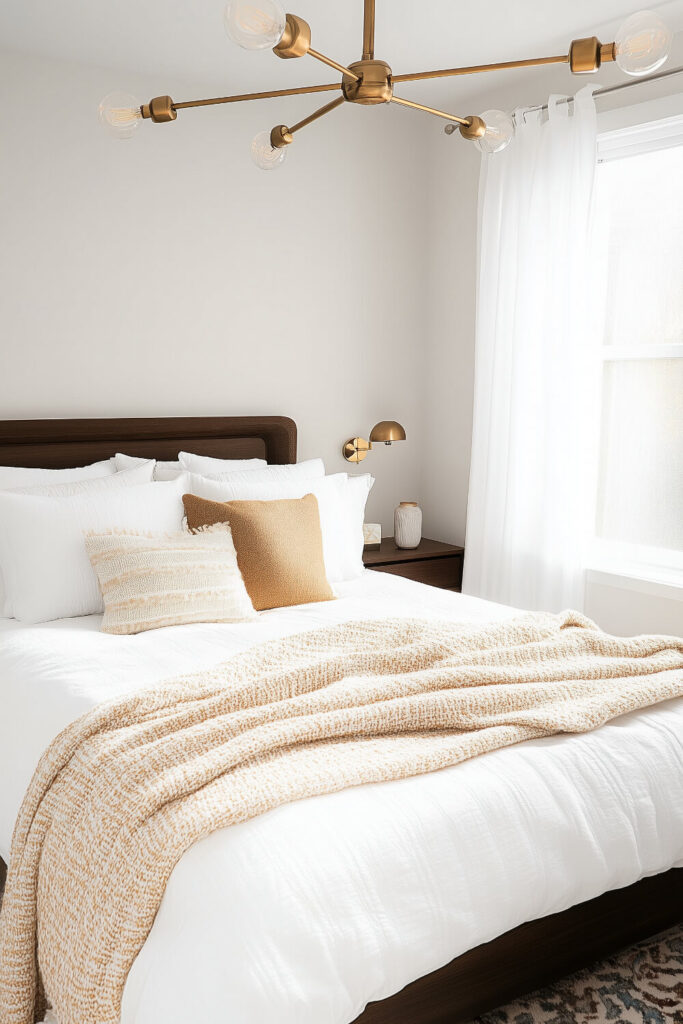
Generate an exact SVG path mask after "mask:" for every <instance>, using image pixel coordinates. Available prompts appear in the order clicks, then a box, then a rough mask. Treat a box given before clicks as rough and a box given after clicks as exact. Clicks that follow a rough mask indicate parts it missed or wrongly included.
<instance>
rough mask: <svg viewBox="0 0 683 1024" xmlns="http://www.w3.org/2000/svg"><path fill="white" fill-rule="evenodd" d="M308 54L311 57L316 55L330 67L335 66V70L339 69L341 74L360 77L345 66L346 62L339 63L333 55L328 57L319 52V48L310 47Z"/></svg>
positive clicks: (316, 57) (317, 58)
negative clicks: (333, 58)
mask: <svg viewBox="0 0 683 1024" xmlns="http://www.w3.org/2000/svg"><path fill="white" fill-rule="evenodd" d="M308 55H309V57H315V59H316V60H319V61H322V63H323V64H327V66H328V67H330V68H334V70H335V71H338V72H339V73H340V74H341V75H344V77H346V76H347V75H348V76H349V78H355V79H357V78H358V75H356V74H355V73H354V72H353V71H351V69H350V68H347V67H345V66H344V64H337V62H336V60H332V58H331V57H326V56H325V55H324V54H322V53H318V51H317V50H312V49H310V48H309V51H308Z"/></svg>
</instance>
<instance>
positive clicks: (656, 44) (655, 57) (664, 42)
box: [614, 11, 673, 77]
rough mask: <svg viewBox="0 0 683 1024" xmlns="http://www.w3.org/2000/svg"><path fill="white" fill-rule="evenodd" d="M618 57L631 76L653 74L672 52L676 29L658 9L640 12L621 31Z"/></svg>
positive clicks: (618, 33)
mask: <svg viewBox="0 0 683 1024" xmlns="http://www.w3.org/2000/svg"><path fill="white" fill-rule="evenodd" d="M614 42H615V54H614V58H615V60H616V62H617V64H618V65H619V67H620V68H621V70H622V71H625V72H626V74H627V75H634V76H636V77H637V76H639V75H649V74H651V73H652V72H653V71H656V70H657V68H660V67H661V66H662V64H663V63H664V61H665V60H666V59H667V57H668V56H669V54H670V53H671V44H672V42H673V32H672V31H671V29H670V28H669V27H668V25H666V24H665V23H664V22H663V21H662V19H661V18H660V17H659V15H657V14H655V13H654V11H639V12H638V13H637V14H632V15H631V17H630V18H627V19H626V21H625V22H624V24H623V25H622V26H621V28H620V29H619V31H618V32H617V35H616V39H615V40H614Z"/></svg>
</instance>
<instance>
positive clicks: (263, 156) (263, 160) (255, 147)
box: [251, 132, 288, 171]
mask: <svg viewBox="0 0 683 1024" xmlns="http://www.w3.org/2000/svg"><path fill="white" fill-rule="evenodd" d="M287 148H288V147H287V146H282V148H281V149H279V148H276V147H275V146H273V145H272V143H271V141H270V132H259V133H258V135H257V136H256V137H255V139H254V141H253V142H252V144H251V158H252V160H253V161H254V163H255V164H256V166H257V167H260V168H261V170H262V171H274V170H275V168H276V167H281V166H282V164H283V163H284V162H285V157H286V156H287Z"/></svg>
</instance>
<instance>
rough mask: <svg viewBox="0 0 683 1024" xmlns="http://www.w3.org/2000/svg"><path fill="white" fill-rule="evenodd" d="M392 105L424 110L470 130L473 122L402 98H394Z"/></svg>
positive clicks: (392, 98)
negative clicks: (396, 104)
mask: <svg viewBox="0 0 683 1024" xmlns="http://www.w3.org/2000/svg"><path fill="white" fill-rule="evenodd" d="M391 102H392V103H399V104H400V105H401V106H402V107H412V109H413V110H423V111H424V112H425V113H426V114H434V116H435V117H443V118H445V120H446V121H455V123H456V124H460V125H464V126H465V127H466V128H469V127H470V125H471V121H470V120H469V119H468V118H467V117H456V116H455V115H454V114H446V113H445V111H443V110H437V109H436V108H435V107H426V106H425V105H424V103H413V101H412V100H403V99H401V98H400V96H392V97H391Z"/></svg>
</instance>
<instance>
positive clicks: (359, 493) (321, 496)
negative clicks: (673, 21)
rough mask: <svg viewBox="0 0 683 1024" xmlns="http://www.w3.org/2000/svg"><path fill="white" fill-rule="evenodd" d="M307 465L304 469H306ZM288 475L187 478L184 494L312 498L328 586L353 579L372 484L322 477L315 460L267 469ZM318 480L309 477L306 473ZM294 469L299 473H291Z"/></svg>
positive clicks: (223, 498) (225, 498)
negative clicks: (187, 483) (317, 511)
mask: <svg viewBox="0 0 683 1024" xmlns="http://www.w3.org/2000/svg"><path fill="white" fill-rule="evenodd" d="M307 466H308V470H307V469H306V467H307ZM271 469H273V470H275V469H277V470H280V471H286V470H291V471H292V472H290V473H289V474H287V473H284V472H281V473H280V474H273V476H271V477H270V478H269V477H267V476H266V471H263V472H254V473H235V474H223V475H222V476H221V477H219V478H216V477H214V478H210V477H206V476H199V475H197V474H194V473H193V474H191V475H190V476H189V493H190V494H196V495H198V497H200V498H207V499H209V500H210V501H277V500H278V499H282V498H303V496H304V495H305V494H314V495H315V497H316V499H317V501H318V508H319V512H320V528H321V531H322V536H323V555H324V558H325V571H326V573H327V578H328V580H329V581H330V583H338V582H341V581H343V580H349V579H354V578H355V577H357V576H359V575H360V574H361V573H362V571H363V519H364V514H365V504H366V502H367V500H368V494H369V493H370V489H371V487H372V485H373V484H374V482H375V481H374V478H373V477H371V476H370V475H369V474H365V475H364V476H358V477H348V476H347V475H346V473H337V474H335V475H333V476H324V475H322V474H324V467H323V465H322V462H321V461H320V460H319V459H313V460H311V463H309V464H307V463H303V462H302V463H299V464H298V465H297V466H291V467H290V466H272V467H270V468H269V470H268V472H270V470H271ZM318 469H321V470H322V473H321V475H313V476H311V475H308V473H310V472H311V471H312V472H313V473H315V474H317V472H318ZM296 470H298V472H296Z"/></svg>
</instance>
